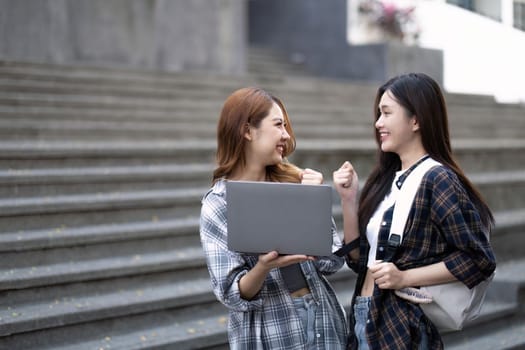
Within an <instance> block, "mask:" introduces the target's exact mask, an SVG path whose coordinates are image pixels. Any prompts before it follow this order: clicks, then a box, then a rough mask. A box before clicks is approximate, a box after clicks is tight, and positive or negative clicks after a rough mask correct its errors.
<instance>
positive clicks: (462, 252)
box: [435, 176, 496, 288]
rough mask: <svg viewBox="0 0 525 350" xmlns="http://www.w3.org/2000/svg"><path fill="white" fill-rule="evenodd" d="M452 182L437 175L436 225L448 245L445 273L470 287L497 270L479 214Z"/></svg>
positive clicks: (455, 183) (461, 189)
mask: <svg viewBox="0 0 525 350" xmlns="http://www.w3.org/2000/svg"><path fill="white" fill-rule="evenodd" d="M453 180H455V179H450V178H448V177H446V176H440V181H438V182H437V188H438V190H439V192H440V193H439V195H438V198H440V200H439V201H436V203H437V204H436V205H437V208H435V210H437V211H439V212H441V213H442V214H444V215H443V216H442V220H441V222H440V224H439V227H440V230H441V232H442V234H443V236H444V237H445V240H446V242H447V245H448V246H449V249H448V250H449V251H451V253H450V254H448V255H447V256H446V257H445V258H444V262H445V265H446V266H447V268H448V270H449V271H450V272H451V273H452V274H453V275H454V276H455V277H456V278H457V279H458V280H460V281H462V282H463V283H464V284H465V285H466V286H468V287H469V288H472V287H474V286H476V285H477V284H478V283H480V282H482V281H484V280H485V279H487V278H488V277H489V276H490V275H491V274H492V273H493V272H494V270H495V268H496V259H495V256H494V253H493V250H492V248H491V246H490V242H489V228H486V227H484V225H483V223H482V222H481V218H480V216H479V213H478V211H477V210H476V209H475V208H474V206H473V204H472V202H471V201H470V199H469V197H468V195H467V193H466V192H465V191H464V190H463V188H462V186H460V185H459V184H458V182H457V181H453Z"/></svg>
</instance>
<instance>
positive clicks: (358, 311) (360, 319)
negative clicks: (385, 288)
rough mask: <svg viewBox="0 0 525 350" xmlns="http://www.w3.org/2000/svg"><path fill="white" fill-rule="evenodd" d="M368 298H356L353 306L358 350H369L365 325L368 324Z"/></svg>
mask: <svg viewBox="0 0 525 350" xmlns="http://www.w3.org/2000/svg"><path fill="white" fill-rule="evenodd" d="M370 299H371V298H370V297H360V296H356V298H355V304H354V318H355V325H354V332H355V336H356V338H357V342H358V349H359V350H370V347H369V346H368V342H367V340H366V324H367V322H368V310H369V309H370Z"/></svg>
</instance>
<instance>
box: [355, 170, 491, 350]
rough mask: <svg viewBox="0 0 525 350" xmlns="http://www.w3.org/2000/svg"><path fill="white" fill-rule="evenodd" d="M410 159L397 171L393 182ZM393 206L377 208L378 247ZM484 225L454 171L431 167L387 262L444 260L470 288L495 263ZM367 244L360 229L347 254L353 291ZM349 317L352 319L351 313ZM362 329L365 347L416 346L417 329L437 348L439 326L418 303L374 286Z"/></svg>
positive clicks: (360, 278) (385, 236)
mask: <svg viewBox="0 0 525 350" xmlns="http://www.w3.org/2000/svg"><path fill="white" fill-rule="evenodd" d="M416 165H417V164H416ZM416 165H414V166H413V167H411V168H410V169H408V170H407V171H406V172H405V173H404V174H402V175H401V177H400V178H399V180H398V182H400V183H399V184H398V187H401V186H402V184H403V182H404V180H405V179H406V178H407V176H408V175H409V174H410V172H411V171H412V170H413V169H414V168H415V166H416ZM393 208H394V207H393V206H392V207H391V208H389V209H388V210H386V211H385V213H384V214H383V221H384V222H385V225H383V226H381V228H380V232H379V238H378V247H379V246H383V247H386V244H387V241H388V235H389V231H390V226H391V224H392V214H393ZM488 230H489V228H487V227H484V226H483V224H482V223H481V220H480V216H479V213H478V211H477V210H476V208H475V207H474V206H473V204H472V202H471V201H470V199H469V196H468V194H467V192H466V190H465V188H464V187H463V185H462V184H461V182H460V181H459V179H458V178H457V176H456V174H455V173H454V172H453V171H451V170H450V169H448V168H446V167H444V166H437V167H434V168H432V169H430V170H429V171H428V172H427V173H426V174H425V176H424V177H423V179H422V181H421V185H420V187H419V189H418V192H417V194H416V197H415V198H414V205H413V206H412V208H411V210H410V213H409V215H408V218H407V223H406V226H405V231H404V233H403V242H402V243H401V246H400V247H399V248H398V250H397V253H396V255H395V256H394V259H393V262H394V263H395V265H396V266H397V267H398V268H399V269H400V270H406V269H410V268H415V267H420V266H425V265H429V264H433V263H437V262H440V261H444V262H445V265H446V267H447V268H448V270H449V271H450V272H451V273H452V274H453V275H454V276H455V277H456V278H457V279H458V280H459V281H462V282H463V283H464V284H465V285H467V286H468V287H470V288H471V287H473V286H475V285H476V284H478V283H480V282H481V281H483V280H485V279H486V278H488V277H489V276H490V275H491V274H492V272H493V271H494V270H495V268H496V260H495V256H494V253H493V251H492V248H491V246H490V243H489V241H488V232H487V231H488ZM368 250H369V245H368V242H367V239H366V234H361V243H360V259H359V262H358V263H355V262H351V261H349V260H348V265H349V266H350V268H352V269H353V270H354V271H356V272H358V273H359V276H358V279H357V283H356V289H355V293H354V295H359V293H360V290H361V288H362V286H363V283H364V277H365V275H366V271H367V267H366V263H367V258H368ZM352 305H353V302H352ZM350 321H351V322H350V323H351V324H353V323H354V319H353V315H352V316H351V317H350ZM366 331H367V337H368V342H369V344H370V349H417V348H418V345H419V342H420V338H419V334H420V332H421V331H426V332H427V334H428V335H429V348H430V349H442V348H443V343H442V340H441V336H440V335H439V332H438V331H437V329H436V327H435V326H434V325H433V324H432V323H431V322H430V321H429V320H428V319H427V318H426V316H425V315H424V313H423V311H422V310H421V308H420V307H419V306H418V305H415V304H413V303H410V302H407V301H405V300H403V299H401V298H398V297H396V296H395V295H394V293H393V291H392V290H382V289H379V288H377V286H375V289H374V293H373V296H372V300H371V304H370V313H369V319H368V323H367V328H366ZM356 343H357V341H356V339H355V337H353V336H350V346H349V347H350V348H351V349H356V348H357V344H356Z"/></svg>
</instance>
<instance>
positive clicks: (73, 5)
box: [0, 0, 247, 74]
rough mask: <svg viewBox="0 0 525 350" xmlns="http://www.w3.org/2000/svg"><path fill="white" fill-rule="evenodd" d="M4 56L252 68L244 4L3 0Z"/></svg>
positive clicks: (0, 49) (0, 35) (235, 0)
mask: <svg viewBox="0 0 525 350" xmlns="http://www.w3.org/2000/svg"><path fill="white" fill-rule="evenodd" d="M0 9H1V11H0V58H1V59H7V60H22V61H39V62H52V63H82V64H93V65H123V66H128V67H132V68H148V69H160V70H169V71H188V70H204V71H213V72H216V73H227V74H231V73H233V74H239V73H243V72H244V71H245V69H246V64H245V56H246V55H245V50H246V40H247V38H246V37H247V34H246V14H245V12H246V2H245V0H214V1H208V0H111V1H107V0H39V1H32V0H0Z"/></svg>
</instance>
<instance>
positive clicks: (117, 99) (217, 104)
mask: <svg viewBox="0 0 525 350" xmlns="http://www.w3.org/2000/svg"><path fill="white" fill-rule="evenodd" d="M232 91H233V90H232ZM227 95H228V94H224V95H223V96H221V97H220V98H216V99H211V98H199V96H189V97H186V98H175V97H170V98H162V97H160V96H152V97H148V96H144V95H141V96H113V95H88V94H76V95H75V94H70V95H64V94H55V93H23V94H22V93H18V92H11V91H9V92H0V103H1V104H2V105H4V106H11V107H21V106H23V107H34V108H35V107H38V108H41V107H44V108H51V107H52V108H55V109H57V108H76V109H82V110H85V109H94V110H98V111H101V110H106V114H109V113H110V114H111V115H112V114H113V112H114V111H116V110H126V111H127V110H135V113H137V112H141V113H142V114H143V115H148V113H149V111H152V110H153V111H164V112H171V113H177V115H179V116H182V115H187V116H188V118H189V115H188V114H183V113H184V112H186V113H188V112H193V113H194V114H193V115H199V114H200V115H202V116H203V117H204V118H205V119H206V120H216V118H217V115H218V113H219V112H220V110H221V108H222V104H223V102H224V99H225V98H226V96H227ZM283 99H284V101H285V104H286V107H287V110H288V111H289V112H290V115H292V116H293V120H294V121H295V120H297V119H300V118H301V116H302V115H304V114H306V115H310V116H315V115H317V116H318V117H319V115H321V116H323V118H326V117H328V116H330V118H338V120H340V121H350V120H359V119H361V120H363V121H367V120H370V121H372V116H371V113H370V110H371V107H372V105H373V95H372V96H371V97H370V98H368V99H367V100H366V101H368V102H366V103H364V104H363V103H360V104H359V103H355V102H354V101H335V102H339V103H329V101H324V100H322V99H321V98H319V97H312V98H309V99H307V100H298V99H297V98H295V99H292V98H286V99H285V98H284V97H283ZM195 101H199V102H198V103H195ZM356 111H357V112H358V114H356ZM449 113H450V120H451V124H452V125H458V126H462V127H466V126H468V125H472V126H476V123H478V122H483V123H484V124H485V125H493V124H494V123H495V121H494V118H493V116H494V115H495V114H497V115H498V122H499V123H501V122H502V121H504V122H513V123H519V122H521V121H522V119H523V117H524V116H525V108H521V107H514V106H512V107H505V106H494V107H492V108H491V107H482V108H481V107H463V106H449ZM359 116H363V117H361V118H359ZM464 123H465V124H466V126H463V124H464ZM498 125H499V124H498Z"/></svg>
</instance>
